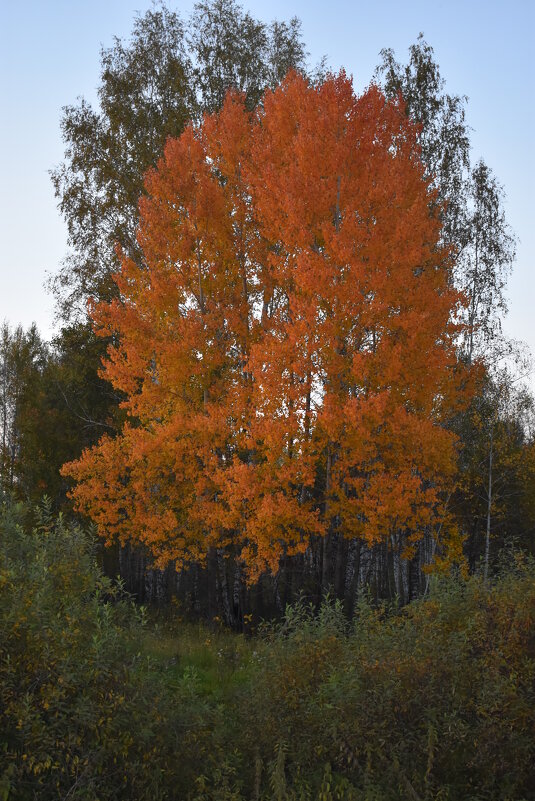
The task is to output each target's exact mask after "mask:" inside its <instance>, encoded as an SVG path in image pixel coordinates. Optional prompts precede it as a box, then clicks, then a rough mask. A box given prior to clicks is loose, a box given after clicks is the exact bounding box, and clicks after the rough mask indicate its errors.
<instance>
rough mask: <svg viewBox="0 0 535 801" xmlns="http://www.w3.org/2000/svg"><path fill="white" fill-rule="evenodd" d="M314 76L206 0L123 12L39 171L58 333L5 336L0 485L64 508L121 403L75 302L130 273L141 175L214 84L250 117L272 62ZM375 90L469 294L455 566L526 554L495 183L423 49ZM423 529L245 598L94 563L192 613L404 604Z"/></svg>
mask: <svg viewBox="0 0 535 801" xmlns="http://www.w3.org/2000/svg"><path fill="white" fill-rule="evenodd" d="M291 68H292V69H297V70H299V71H301V72H303V73H304V74H305V75H307V76H308V78H309V80H310V81H320V80H321V70H318V71H317V73H316V74H313V73H312V72H311V71H310V70H309V68H308V67H307V62H306V50H305V45H304V42H303V40H302V36H301V30H300V23H299V21H298V20H297V19H295V18H294V19H292V20H290V21H289V22H277V21H275V22H273V23H271V24H269V25H268V24H265V23H264V22H261V21H259V20H256V19H254V18H253V17H252V16H251V15H250V14H248V13H246V12H244V11H243V9H242V8H241V7H240V6H238V5H237V3H235V2H223V0H208V1H207V2H202V3H198V4H197V5H196V6H195V10H194V12H193V15H192V17H191V18H190V19H189V20H187V21H186V22H184V21H183V20H182V19H181V18H180V17H179V15H178V14H177V13H176V12H174V11H171V10H170V9H168V8H166V7H165V6H161V7H158V8H156V9H154V10H150V11H148V12H147V13H146V14H144V15H143V16H139V17H138V18H137V19H136V21H135V23H134V27H133V31H132V35H131V38H130V40H129V41H126V42H125V41H121V40H119V39H116V40H115V41H114V43H113V45H112V47H110V48H108V49H104V50H103V51H102V53H101V74H100V84H99V91H98V97H99V103H98V107H97V108H93V107H92V106H91V105H90V104H88V103H87V102H86V101H85V100H83V99H82V100H80V101H79V102H78V103H77V104H75V105H72V106H67V107H65V109H64V112H63V117H62V121H61V127H62V134H63V139H64V142H65V157H64V160H63V162H62V163H61V164H60V165H59V166H58V167H56V168H55V169H54V170H53V171H52V181H53V184H54V188H55V192H56V196H57V199H58V204H59V208H60V211H61V213H62V215H63V217H64V219H65V220H66V222H67V225H68V233H69V253H68V255H67V257H66V258H65V261H64V262H63V264H62V266H61V268H60V270H59V271H58V273H57V275H56V276H55V277H54V278H53V279H52V280H51V282H50V287H51V289H52V291H53V293H54V294H55V297H56V299H57V304H58V312H59V319H60V321H61V325H62V327H61V330H60V333H59V335H58V336H57V337H56V339H55V340H54V342H53V343H50V344H46V343H44V342H42V341H41V339H40V337H39V334H38V332H37V331H36V329H35V328H32V329H31V330H30V331H27V332H24V331H22V330H21V329H20V328H19V329H16V330H15V331H12V330H10V329H9V328H7V327H6V326H4V329H3V331H2V343H1V348H2V350H1V354H0V371H1V376H0V377H1V386H0V393H1V397H0V404H1V409H0V415H1V419H0V422H1V424H2V442H1V448H2V451H1V461H0V469H1V476H0V479H1V488H2V491H3V492H4V493H14V494H16V495H18V496H20V497H24V498H28V499H30V500H34V499H36V498H38V497H40V496H41V495H43V494H45V493H46V494H48V495H49V496H50V497H51V499H52V500H53V502H54V504H55V505H56V506H57V507H58V508H62V509H66V510H68V509H69V501H68V499H67V495H66V493H67V489H68V488H67V486H66V483H65V481H64V480H63V479H62V478H61V477H60V474H59V469H60V467H61V465H62V464H63V463H65V462H66V461H69V460H71V459H74V458H76V457H77V456H79V455H80V453H81V451H82V450H83V449H84V448H85V447H88V446H90V445H92V444H94V443H95V442H96V441H98V439H99V437H100V436H101V435H102V433H104V432H107V433H113V432H114V431H115V430H116V428H117V426H118V424H119V422H120V420H121V415H122V411H121V408H120V401H121V398H120V397H119V396H118V395H117V394H115V393H114V392H113V391H112V389H111V387H110V386H109V385H108V384H106V383H105V382H104V381H103V380H102V379H101V378H100V377H99V365H100V361H101V358H102V356H103V355H104V353H105V349H106V345H107V343H106V341H104V340H102V339H99V338H97V337H96V336H95V335H94V334H93V332H92V330H91V326H90V324H89V322H88V317H87V303H88V301H90V300H91V299H95V300H109V299H111V298H112V297H113V296H114V292H116V285H115V284H114V283H113V281H112V279H111V276H112V274H113V272H114V271H115V270H117V269H118V259H117V247H118V246H119V247H120V248H121V249H122V250H123V251H124V252H125V253H127V254H128V255H129V256H130V257H131V258H132V259H134V260H136V261H137V262H138V263H140V264H142V261H141V259H142V257H141V253H140V249H139V247H138V244H137V241H136V229H137V223H138V201H139V198H140V196H141V195H142V194H143V192H144V188H143V176H144V174H145V172H146V170H147V169H148V168H149V167H151V166H153V165H154V164H155V163H156V161H157V159H158V157H159V156H160V155H161V153H162V150H163V146H164V144H165V142H166V140H167V138H168V137H170V136H171V137H172V136H178V135H179V134H180V133H181V132H182V131H183V130H184V127H185V126H186V124H187V123H188V122H189V121H190V120H193V121H198V120H200V119H201V117H202V115H203V114H204V113H205V112H212V111H215V110H218V109H219V108H220V107H221V104H222V101H223V98H224V96H225V93H226V91H227V90H228V89H229V88H237V89H239V90H240V91H242V92H244V93H245V95H246V98H247V104H248V106H249V107H250V108H253V107H255V106H256V104H258V103H259V102H262V93H263V91H264V90H265V88H266V87H273V86H275V85H276V84H277V83H278V82H279V81H280V80H281V79H282V78H283V77H284V75H285V74H286V73H287V71H288V70H289V69H291ZM375 80H376V81H377V82H378V83H379V84H380V85H381V86H382V88H383V90H384V92H385V94H386V96H387V97H393V96H395V95H397V94H398V93H400V92H401V94H402V96H403V98H404V101H405V103H406V111H407V114H409V115H410V116H411V117H413V118H415V119H416V120H417V121H418V122H419V123H420V124H421V134H420V139H421V147H422V157H423V160H424V163H425V165H426V169H427V171H428V174H429V175H431V176H433V177H434V181H435V184H436V187H437V189H438V193H439V194H438V197H439V201H440V202H441V203H442V204H443V211H442V215H443V237H444V241H445V242H446V243H447V244H449V245H451V246H452V248H453V250H454V253H455V257H456V268H455V274H454V275H455V277H454V280H455V283H456V285H457V287H458V288H459V289H460V290H462V291H463V292H464V293H465V295H466V296H467V298H468V299H469V302H468V304H467V307H466V312H465V314H466V319H465V320H464V322H465V323H466V333H465V334H464V335H463V337H462V338H460V340H459V343H458V352H459V359H460V360H463V361H465V362H467V363H468V364H472V363H479V364H483V365H485V364H486V365H487V367H486V368H484V369H483V371H482V374H483V376H484V377H482V378H481V380H480V383H479V388H478V391H477V393H476V397H475V400H474V402H473V404H472V407H471V409H470V410H469V412H468V413H466V414H465V415H463V416H462V419H456V420H452V421H451V425H452V426H453V427H455V430H456V431H457V432H458V434H459V436H460V439H461V443H462V446H463V447H462V449H461V451H460V455H459V476H460V480H459V488H458V490H457V493H456V496H455V497H452V499H451V504H452V508H453V509H454V511H455V514H456V516H457V520H458V525H459V527H460V529H461V531H462V532H463V533H464V535H465V537H466V540H465V551H466V556H467V558H468V562H469V565H470V567H471V568H472V569H475V568H476V567H477V566H478V564H479V563H480V561H481V559H483V560H484V562H485V565H486V568H485V569H488V565H489V563H490V564H492V557H493V555H495V554H496V552H497V550H498V549H499V547H502V546H506V545H508V544H509V543H511V542H512V541H513V540H514V541H516V542H518V543H520V544H521V545H522V546H523V547H525V548H527V549H529V550H533V548H534V541H535V540H534V532H535V492H534V484H533V479H534V478H535V446H534V439H533V429H532V427H531V414H532V401H531V399H530V398H529V397H528V396H527V395H526V394H525V393H522V392H521V391H520V390H519V387H520V386H521V385H520V383H515V381H514V379H512V378H511V376H510V374H509V373H507V372H503V371H502V372H500V371H499V370H498V369H497V368H496V367H495V366H493V365H496V364H499V363H500V361H499V360H500V359H501V358H502V357H504V356H506V355H507V354H508V353H509V351H510V350H511V346H510V345H509V344H508V343H507V342H506V341H505V339H504V337H503V336H502V333H501V327H500V320H501V317H502V314H503V312H504V311H505V309H506V301H505V294H504V290H505V284H506V279H507V276H508V274H509V272H510V270H511V266H512V263H513V259H514V252H515V238H514V236H513V234H512V232H511V230H510V228H509V226H508V224H507V221H506V219H505V216H504V210H503V199H504V194H503V189H502V188H501V186H500V184H499V183H498V181H497V179H496V178H495V177H494V175H493V174H492V171H491V170H490V168H489V167H488V166H487V165H486V164H485V163H484V162H483V161H478V162H477V163H476V164H471V163H470V152H469V151H470V136H469V127H468V125H467V123H466V118H465V115H466V102H467V99H466V98H465V97H460V96H457V95H454V96H452V95H450V94H448V93H447V92H446V88H445V83H444V80H443V78H442V76H441V75H440V70H439V67H438V65H437V63H436V62H435V60H434V54H433V50H432V48H431V47H430V46H429V44H428V43H427V42H426V41H425V40H424V39H423V38H422V37H421V36H420V38H419V39H418V40H417V42H416V43H415V44H414V45H413V46H412V47H411V48H410V52H409V61H408V63H407V64H404V65H403V64H400V63H399V62H398V61H397V60H396V58H395V55H394V53H393V52H392V51H391V50H383V51H382V52H381V61H380V64H379V66H378V67H377V70H376V73H375ZM433 548H434V543H433V537H432V535H431V532H429V534H428V536H426V537H425V538H424V540H423V543H422V545H421V547H420V548H419V549H418V550H417V552H416V553H415V554H414V555H413V556H412V558H411V559H406V558H403V556H402V554H401V551H400V548H399V547H398V546H397V545H396V543H395V542H394V541H392V542H390V543H386V542H385V543H384V544H383V545H381V546H376V547H374V548H368V547H367V546H365V545H364V544H363V543H360V542H358V541H350V540H346V539H345V538H344V537H343V533H342V534H339V535H337V536H336V537H334V538H333V539H332V540H331V541H330V542H329V546H328V548H322V547H321V545H320V543H315V542H313V543H312V545H311V547H310V549H309V551H308V552H307V553H306V554H305V555H304V556H299V557H292V558H291V559H290V558H288V559H286V560H284V561H283V563H282V564H281V567H280V570H279V572H278V574H277V575H276V576H265V577H264V578H262V580H261V581H260V583H259V584H258V585H257V586H256V587H253V588H250V589H246V588H245V586H244V583H243V581H242V577H241V573H240V567H239V564H237V563H235V562H234V561H233V560H232V559H231V558H229V559H225V558H223V557H222V555H221V554H217V553H214V554H213V555H212V556H211V557H210V558H209V559H208V562H207V564H206V566H205V567H203V568H201V567H193V568H191V569H190V570H189V571H188V572H187V573H182V574H176V573H174V571H172V570H167V571H166V572H165V573H159V572H157V571H152V570H147V559H146V557H145V555H144V554H143V553H142V552H141V551H138V550H136V551H134V550H132V549H129V548H122V549H119V548H117V549H116V551H115V552H112V553H108V554H107V556H106V564H107V566H108V568H109V570H110V572H112V573H113V574H116V573H117V572H120V574H121V575H122V577H123V578H124V580H125V582H126V584H127V587H128V588H129V589H130V590H132V591H133V592H135V593H136V595H137V596H138V597H140V598H141V599H144V600H156V599H163V598H166V597H168V596H169V595H170V594H172V593H175V594H178V595H179V597H181V598H182V599H183V601H184V602H185V603H186V605H187V606H188V607H190V608H191V610H192V611H193V612H195V613H199V614H201V613H202V614H206V615H213V614H222V615H223V617H225V618H226V620H227V621H228V622H229V623H233V624H236V623H238V622H239V621H240V620H243V616H244V614H246V613H249V612H251V611H253V612H255V613H256V614H258V615H269V614H272V613H273V612H274V611H282V610H283V608H284V606H285V604H286V603H287V602H288V601H291V600H292V599H294V598H295V597H296V596H297V595H298V594H299V593H305V595H307V596H309V597H311V598H313V599H317V600H319V598H320V597H321V594H322V592H325V590H326V589H327V588H331V589H332V591H333V592H334V593H335V594H336V596H338V597H340V598H343V599H344V602H345V604H346V608H347V610H348V611H350V610H351V609H352V607H353V605H354V603H355V599H356V597H357V596H358V593H359V592H360V591H361V590H362V589H363V588H364V587H366V586H368V587H371V589H372V592H373V593H374V594H375V595H376V596H378V597H393V596H396V595H397V596H399V597H400V598H401V599H402V601H404V602H406V601H409V600H411V599H412V598H414V597H417V596H418V595H421V594H422V592H424V591H425V589H426V587H427V582H428V577H427V574H426V572H425V571H424V570H423V569H422V568H423V566H424V565H425V564H426V563H427V562H428V561H429V560H430V558H432V556H433Z"/></svg>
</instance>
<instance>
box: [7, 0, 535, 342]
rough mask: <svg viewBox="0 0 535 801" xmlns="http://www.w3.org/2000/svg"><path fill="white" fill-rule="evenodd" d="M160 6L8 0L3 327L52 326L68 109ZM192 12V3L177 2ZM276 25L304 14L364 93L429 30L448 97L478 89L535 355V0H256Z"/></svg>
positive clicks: (515, 317)
mask: <svg viewBox="0 0 535 801" xmlns="http://www.w3.org/2000/svg"><path fill="white" fill-rule="evenodd" d="M150 5H151V3H150V0H106V1H105V0H69V1H68V0H61V1H60V0H48V1H47V2H45V0H41V1H39V0H30V1H29V2H28V0H26V1H25V0H19V2H18V3H15V2H14V0H0V9H1V12H0V37H1V39H0V58H1V68H0V74H1V84H0V87H1V88H0V114H1V117H0V175H1V192H0V270H1V279H2V280H1V284H0V322H1V321H2V320H3V319H7V320H8V321H9V322H11V323H12V324H17V323H19V322H20V323H22V324H23V325H24V326H27V325H29V324H30V323H31V322H32V321H35V322H37V324H38V326H39V328H40V330H41V331H42V333H43V334H44V336H45V337H48V336H50V335H51V333H52V330H53V329H52V325H53V301H52V298H51V297H50V296H49V295H47V294H46V292H45V290H44V289H43V281H44V280H45V277H46V273H47V272H54V271H55V270H56V268H57V265H58V263H59V262H60V260H61V258H62V257H63V255H64V254H65V252H66V230H65V225H64V223H63V221H62V219H61V218H60V216H59V212H58V211H57V208H56V201H55V199H54V195H53V190H52V185H51V183H50V179H49V176H48V170H49V169H50V168H51V167H52V166H54V165H55V164H57V163H59V161H60V160H61V158H62V155H63V145H62V142H61V136H60V128H59V122H60V116H61V107H62V106H63V105H65V104H69V103H73V102H74V101H75V100H76V97H77V96H79V95H83V96H85V97H86V98H87V99H88V100H94V99H95V89H96V87H97V84H98V80H99V50H100V45H101V44H102V45H104V46H109V45H111V43H112V38H113V36H114V35H118V36H121V37H125V36H128V34H129V32H130V30H131V27H132V22H133V19H134V15H135V12H136V11H140V12H143V11H145V10H146V9H147V8H148V7H150ZM168 5H169V6H170V7H173V8H177V9H178V10H179V11H180V12H181V13H183V15H184V16H187V15H188V13H189V12H190V10H191V8H192V6H193V2H191V1H190V0H188V2H177V3H173V2H171V0H170V1H169V3H168ZM243 5H244V7H245V8H247V9H248V10H250V11H251V13H252V14H253V15H255V16H257V17H259V18H262V19H265V20H267V21H269V20H271V19H273V18H274V17H275V18H279V19H284V18H289V17H291V16H293V15H297V16H298V17H300V19H301V20H302V23H303V34H304V39H305V42H306V44H307V47H308V50H309V51H310V57H311V62H313V63H314V62H317V61H319V60H320V58H321V56H322V55H323V54H326V55H327V57H328V63H329V65H330V66H331V67H333V68H334V69H338V68H339V67H344V68H345V69H346V71H347V72H348V73H350V74H353V76H354V80H355V86H356V88H357V90H358V89H362V88H363V87H364V86H365V85H366V84H367V83H368V82H369V80H370V78H371V76H372V73H373V70H374V67H375V66H376V65H377V63H378V60H379V57H378V53H379V50H380V49H381V48H383V47H393V48H394V49H395V50H396V54H397V56H398V60H401V61H405V60H406V58H407V49H408V47H409V46H410V44H412V43H413V42H414V41H415V40H416V37H417V35H418V33H419V32H420V31H423V32H424V34H425V37H426V39H427V40H428V42H429V43H430V44H431V45H432V46H433V48H434V50H435V56H436V59H437V61H438V63H439V65H440V68H441V71H442V74H443V76H444V78H445V79H446V86H447V89H448V91H449V92H450V93H457V94H466V95H468V97H469V104H468V122H469V124H470V125H471V126H472V128H473V129H474V131H473V135H472V142H473V159H474V161H475V160H476V159H477V158H478V157H480V156H482V157H484V158H485V160H486V161H487V163H488V164H489V166H490V167H491V168H492V169H493V170H494V172H495V174H496V176H497V177H498V179H499V181H500V182H501V183H502V184H503V185H504V187H505V190H506V193H507V206H506V208H507V214H508V219H509V222H510V223H511V225H512V227H513V229H514V231H515V232H516V234H517V236H518V237H519V239H520V244H519V247H518V257H517V263H516V265H515V270H514V273H513V276H512V278H511V281H510V284H509V291H508V295H509V306H510V313H509V316H508V318H507V321H506V331H507V333H508V334H509V335H510V336H513V337H515V338H519V339H523V340H524V341H526V342H527V343H528V344H529V345H530V347H531V350H532V352H533V353H534V354H535V323H534V319H535V311H534V302H535V269H534V256H535V233H534V227H533V205H534V204H533V193H534V184H535V159H534V155H533V145H534V135H533V132H534V123H535V112H534V107H535V102H534V101H535V94H534V89H533V86H534V79H535V69H534V62H533V59H534V58H535V55H534V54H535V47H534V45H535V33H534V31H535V2H534V1H533V0H509V1H508V2H505V1H504V0H449V2H445V1H442V0H441V1H440V2H432V1H431V0H427V2H420V1H419V0H406V1H405V2H395V1H394V0H379V1H378V2H376V3H371V2H361V1H360V0H359V2H343V0H328V2H326V1H325V0H324V1H323V2H316V0H313V1H312V2H304V0H284V2H283V1H282V0H275V1H274V2H271V3H266V2H261V0H247V2H244V3H243Z"/></svg>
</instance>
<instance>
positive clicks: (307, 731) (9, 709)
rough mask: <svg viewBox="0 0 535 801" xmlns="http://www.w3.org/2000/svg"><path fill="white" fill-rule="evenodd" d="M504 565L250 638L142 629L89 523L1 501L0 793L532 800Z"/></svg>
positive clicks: (518, 610)
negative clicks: (107, 570)
mask: <svg viewBox="0 0 535 801" xmlns="http://www.w3.org/2000/svg"><path fill="white" fill-rule="evenodd" d="M32 521H33V522H32ZM506 563H507V565H508V567H507V569H506V570H505V571H504V572H502V573H500V574H499V575H498V576H497V577H496V578H495V579H494V580H493V581H492V583H490V584H489V583H487V584H485V583H484V582H483V581H482V580H481V578H480V577H473V578H471V579H469V580H468V581H466V580H464V579H462V578H460V577H453V576H452V577H450V578H443V579H441V580H440V581H438V580H437V581H435V582H434V583H432V585H431V591H430V595H429V597H427V598H425V599H422V600H420V601H418V602H415V603H413V604H411V605H410V606H409V607H408V608H407V609H406V610H405V611H402V612H399V611H398V610H397V609H396V608H395V607H392V608H386V607H384V606H381V607H373V606H371V605H370V604H369V603H368V602H366V601H364V600H363V601H362V602H361V604H360V605H359V608H358V610H357V614H356V616H355V619H354V621H353V622H351V623H350V622H348V621H347V618H345V617H344V615H343V614H342V612H341V609H340V607H339V605H338V604H336V603H332V602H329V601H328V600H327V601H325V603H324V604H323V606H322V608H321V609H320V611H319V613H316V612H315V611H314V609H312V608H310V607H309V606H308V605H307V604H306V603H304V602H300V603H298V604H297V605H294V606H293V607H289V608H288V609H287V611H286V615H285V618H284V620H283V621H282V622H281V623H279V624H276V625H270V626H264V627H263V628H262V629H261V631H260V633H258V634H257V635H255V636H254V637H253V638H251V639H248V640H246V639H244V637H243V636H238V635H232V634H229V633H227V634H223V633H222V632H218V630H212V631H210V630H208V629H204V630H203V629H200V628H199V629H197V630H196V631H193V630H192V628H191V627H188V626H186V625H185V624H183V623H180V622H179V619H178V617H177V616H176V613H175V614H174V616H172V617H170V620H169V621H168V622H167V623H162V622H160V623H159V624H155V623H151V624H149V625H146V624H145V625H144V624H143V620H142V619H141V617H140V614H139V613H138V612H136V611H135V609H134V608H133V607H132V605H131V604H130V603H129V601H128V600H127V599H125V598H124V597H122V596H121V592H120V590H119V589H118V588H116V587H114V586H113V585H112V584H111V583H110V582H109V580H107V579H105V578H104V576H103V575H102V573H101V571H100V569H99V567H98V565H97V562H96V558H95V551H94V545H93V543H92V538H91V537H90V536H89V535H87V534H86V533H84V532H83V531H81V530H80V529H79V528H76V527H74V528H73V527H67V526H66V525H65V523H64V522H63V520H62V519H59V520H52V519H51V517H50V513H49V510H48V509H47V508H46V507H45V508H41V509H40V510H33V511H30V510H28V509H26V508H24V507H21V506H20V505H19V506H7V507H4V508H3V509H2V513H1V520H0V698H1V702H0V793H1V795H0V797H2V798H4V799H6V800H7V799H13V801H15V800H16V801H19V800H20V801H26V799H28V800H29V799H42V800H43V801H45V800H47V799H64V798H72V799H87V800H88V801H89V799H91V801H94V799H97V798H99V799H130V801H137V800H138V799H149V798H151V799H158V798H161V799H164V798H167V799H173V798H175V799H189V800H190V801H209V800H210V801H225V799H227V800H228V801H230V800H231V799H233V801H242V800H243V801H244V800H245V799H251V798H253V799H257V801H260V799H262V801H268V800H269V801H271V799H277V801H286V800H287V799H288V800H289V799H302V801H308V800H309V799H310V801H319V800H320V799H321V801H335V799H337V800H338V801H344V800H345V799H347V800H348V801H350V799H355V801H357V800H358V801H364V800H365V799H366V800H369V799H392V801H394V799H401V800H404V799H407V800H408V801H414V799H422V800H423V799H427V801H431V799H436V800H437V801H438V799H451V801H454V799H459V798H463V799H466V801H480V799H487V800H488V801H490V800H491V799H496V800H498V799H500V801H513V799H514V801H520V799H532V798H534V794H533V785H532V783H531V778H532V776H531V767H532V764H533V759H534V758H535V750H534V749H535V746H534V742H535V740H534V736H533V735H534V727H535V719H534V709H535V697H534V677H535V640H534V631H535V568H534V566H533V563H532V562H530V561H525V560H524V559H523V558H522V557H520V556H518V555H516V556H515V555H514V554H508V555H507V559H506Z"/></svg>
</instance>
